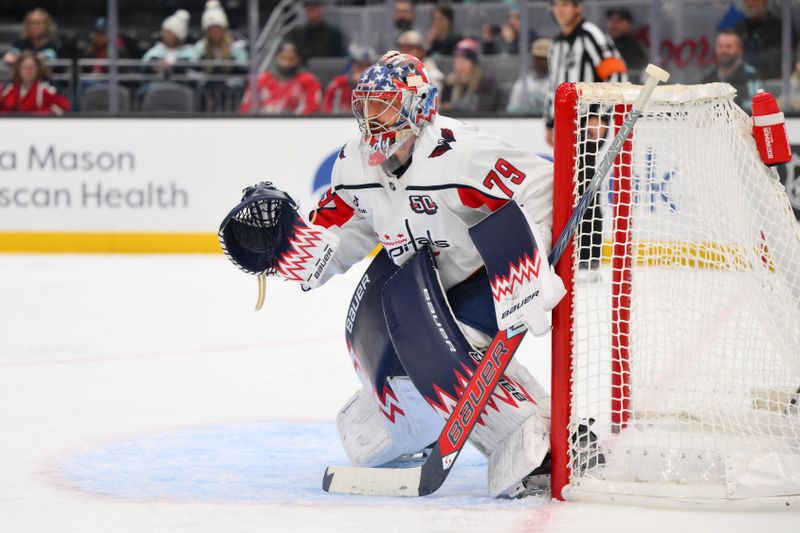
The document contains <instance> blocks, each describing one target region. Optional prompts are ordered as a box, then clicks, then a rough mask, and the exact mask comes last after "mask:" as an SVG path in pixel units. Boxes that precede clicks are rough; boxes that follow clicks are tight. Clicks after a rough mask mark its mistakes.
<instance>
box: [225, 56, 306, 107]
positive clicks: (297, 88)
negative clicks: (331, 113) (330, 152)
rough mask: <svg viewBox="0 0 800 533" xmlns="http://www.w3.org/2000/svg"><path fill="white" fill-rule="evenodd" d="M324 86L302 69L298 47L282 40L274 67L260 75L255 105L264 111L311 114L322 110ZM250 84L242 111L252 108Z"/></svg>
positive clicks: (301, 59) (243, 101)
mask: <svg viewBox="0 0 800 533" xmlns="http://www.w3.org/2000/svg"><path fill="white" fill-rule="evenodd" d="M321 95H322V86H321V85H320V83H319V80H318V79H317V77H316V76H314V75H313V74H311V73H310V72H308V71H307V70H305V69H304V68H303V57H302V56H301V55H300V52H299V51H298V50H297V47H296V46H295V45H294V44H292V43H290V42H285V43H283V44H282V45H281V46H280V48H279V49H278V54H277V55H276V56H275V67H274V68H273V69H272V70H269V71H266V72H262V73H261V75H260V76H259V77H258V88H257V96H256V106H257V108H258V112H259V113H262V114H269V115H275V114H293V115H310V114H311V113H315V112H316V111H317V110H319V105H320V97H321ZM251 97H252V90H251V87H250V86H248V87H247V90H246V91H245V93H244V98H243V99H242V105H241V107H240V108H239V111H240V112H242V113H247V112H248V111H249V110H250V98H251Z"/></svg>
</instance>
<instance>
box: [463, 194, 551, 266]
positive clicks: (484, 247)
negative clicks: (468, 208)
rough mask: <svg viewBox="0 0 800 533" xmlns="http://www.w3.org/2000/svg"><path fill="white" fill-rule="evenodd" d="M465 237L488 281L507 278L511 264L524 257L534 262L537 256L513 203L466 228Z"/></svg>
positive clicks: (526, 223) (529, 233)
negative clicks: (470, 241)
mask: <svg viewBox="0 0 800 533" xmlns="http://www.w3.org/2000/svg"><path fill="white" fill-rule="evenodd" d="M469 236H470V238H471V239H472V242H473V243H474V244H475V247H476V248H477V249H478V253H480V254H481V258H482V259H483V264H484V266H485V267H486V271H487V273H488V274H489V279H490V280H493V279H495V278H497V277H498V276H503V277H506V276H508V274H509V269H510V266H511V265H512V263H513V264H518V263H519V262H520V261H519V260H520V259H521V258H522V257H523V256H525V255H527V256H528V257H530V258H531V259H534V258H535V257H536V254H537V253H538V252H536V251H535V250H536V249H537V248H536V241H534V239H533V234H531V230H530V228H529V227H528V220H527V219H526V218H525V215H524V214H523V213H522V209H520V207H519V205H517V203H516V202H515V201H513V200H511V201H509V202H507V203H506V204H505V205H504V206H503V207H501V208H500V209H498V210H497V211H495V212H494V213H492V214H491V215H489V216H487V217H486V218H484V219H483V220H481V221H480V222H478V223H477V224H475V225H474V226H472V227H470V228H469Z"/></svg>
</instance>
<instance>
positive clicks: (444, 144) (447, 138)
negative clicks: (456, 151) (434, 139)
mask: <svg viewBox="0 0 800 533" xmlns="http://www.w3.org/2000/svg"><path fill="white" fill-rule="evenodd" d="M454 142H456V136H455V135H453V131H452V130H449V129H447V128H442V138H441V139H439V142H438V143H437V144H436V148H434V149H433V151H432V152H431V155H429V156H428V157H429V158H431V157H439V156H440V155H442V154H444V153H446V152H447V151H448V150H452V149H453V147H452V146H450V143H454Z"/></svg>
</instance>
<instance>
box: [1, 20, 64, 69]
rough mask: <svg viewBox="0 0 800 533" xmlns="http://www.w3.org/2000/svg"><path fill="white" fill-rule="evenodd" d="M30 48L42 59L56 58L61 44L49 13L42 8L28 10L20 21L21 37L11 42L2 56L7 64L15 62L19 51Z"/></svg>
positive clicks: (50, 59)
mask: <svg viewBox="0 0 800 533" xmlns="http://www.w3.org/2000/svg"><path fill="white" fill-rule="evenodd" d="M25 50H31V51H33V52H34V53H35V54H37V55H38V56H39V57H40V58H41V59H42V60H43V61H52V60H53V59H58V57H59V52H60V50H61V45H60V44H59V42H58V40H57V39H56V26H55V23H53V19H52V18H50V14H49V13H47V11H45V10H44V9H41V8H36V9H32V10H30V11H28V14H27V15H25V20H24V21H23V22H22V38H21V39H19V40H17V41H14V42H13V43H12V44H11V49H10V50H9V51H8V52H6V53H5V55H4V56H3V61H5V62H6V63H8V64H9V65H11V64H13V63H15V62H16V60H17V57H19V55H20V53H21V52H23V51H25Z"/></svg>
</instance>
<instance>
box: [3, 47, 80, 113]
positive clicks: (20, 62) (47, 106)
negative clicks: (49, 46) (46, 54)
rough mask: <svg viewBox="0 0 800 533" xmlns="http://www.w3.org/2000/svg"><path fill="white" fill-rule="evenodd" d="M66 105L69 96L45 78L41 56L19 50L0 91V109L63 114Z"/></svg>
mask: <svg viewBox="0 0 800 533" xmlns="http://www.w3.org/2000/svg"><path fill="white" fill-rule="evenodd" d="M69 107H70V106H69V100H67V99H66V98H65V97H64V96H62V95H60V94H58V91H56V89H55V87H53V86H52V85H50V84H49V83H47V82H46V81H45V66H44V64H43V63H42V60H41V59H39V57H38V56H37V55H36V54H34V53H33V52H31V51H29V50H26V51H24V52H22V53H20V54H19V56H17V59H16V61H14V66H13V70H12V73H11V84H10V85H6V86H5V88H4V89H3V91H2V93H0V113H36V114H40V115H63V114H64V112H66V111H69Z"/></svg>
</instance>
